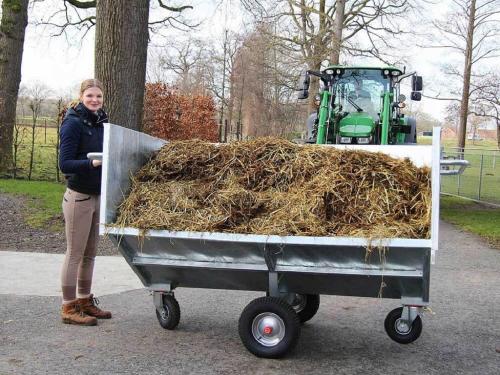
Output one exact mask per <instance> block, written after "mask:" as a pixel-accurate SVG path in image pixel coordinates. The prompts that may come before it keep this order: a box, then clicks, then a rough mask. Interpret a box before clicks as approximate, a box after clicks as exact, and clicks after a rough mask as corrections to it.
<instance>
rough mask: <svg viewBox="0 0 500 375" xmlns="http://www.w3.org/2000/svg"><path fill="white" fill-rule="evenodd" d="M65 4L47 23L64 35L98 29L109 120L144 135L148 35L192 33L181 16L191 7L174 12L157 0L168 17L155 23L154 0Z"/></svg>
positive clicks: (98, 69) (98, 67)
mask: <svg viewBox="0 0 500 375" xmlns="http://www.w3.org/2000/svg"><path fill="white" fill-rule="evenodd" d="M62 4H63V8H62V9H60V10H59V11H57V12H56V13H55V14H53V15H52V16H51V17H50V18H49V19H48V20H45V21H43V22H42V23H44V24H49V25H52V26H54V27H55V28H56V30H57V31H56V34H59V35H60V34H64V33H66V32H67V30H69V28H70V27H76V28H79V29H80V30H83V33H84V35H85V34H86V32H87V31H88V30H89V29H90V28H92V27H94V26H95V27H96V42H95V46H96V53H95V76H96V78H98V79H100V80H101V81H102V82H103V85H104V91H105V101H106V108H107V110H108V112H109V117H110V120H111V121H113V122H115V123H118V124H120V125H123V126H125V127H128V128H132V129H138V130H139V129H140V128H141V125H142V113H143V103H144V85H145V80H146V61H147V48H148V41H149V31H157V30H158V29H160V28H161V27H165V26H166V25H169V26H171V27H189V26H190V25H189V24H188V23H186V22H185V21H184V20H183V19H182V18H181V17H180V13H181V12H182V11H184V10H186V9H192V6H190V5H187V6H170V5H167V4H166V2H164V1H163V0H156V1H155V2H154V6H155V8H159V9H161V10H163V11H164V12H167V15H166V16H160V17H159V18H153V17H150V11H149V10H150V7H152V6H153V3H152V2H150V1H149V0H143V1H129V0H98V1H96V0H94V1H81V0H63V1H62ZM94 8H95V11H94V10H93V9H94ZM94 12H95V13H94ZM155 14H156V13H155ZM164 14H165V13H164Z"/></svg>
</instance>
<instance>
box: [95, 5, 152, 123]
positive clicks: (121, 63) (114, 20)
mask: <svg viewBox="0 0 500 375" xmlns="http://www.w3.org/2000/svg"><path fill="white" fill-rule="evenodd" d="M148 17H149V0H147V1H130V0H98V1H97V5H96V35H95V39H96V42H95V51H96V52H95V76H96V78H97V79H99V80H101V81H102V83H103V85H104V102H105V108H106V110H107V111H108V115H109V121H110V122H112V123H114V124H118V125H121V126H124V127H127V128H130V129H135V130H141V128H142V114H143V106H144V87H145V82H146V61H147V49H148V39H149V34H148Z"/></svg>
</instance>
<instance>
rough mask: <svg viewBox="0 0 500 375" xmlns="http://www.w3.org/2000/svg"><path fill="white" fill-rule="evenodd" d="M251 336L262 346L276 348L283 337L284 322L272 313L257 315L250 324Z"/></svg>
mask: <svg viewBox="0 0 500 375" xmlns="http://www.w3.org/2000/svg"><path fill="white" fill-rule="evenodd" d="M252 335H253V337H254V339H255V340H257V342H258V343H260V344H262V345H264V346H268V347H269V346H276V345H278V344H279V343H280V342H281V341H282V340H283V338H284V337H285V322H283V319H281V318H280V317H279V316H278V315H276V314H274V313H270V312H266V313H262V314H259V315H257V316H256V317H255V318H254V320H253V322H252Z"/></svg>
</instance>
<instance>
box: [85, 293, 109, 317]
mask: <svg viewBox="0 0 500 375" xmlns="http://www.w3.org/2000/svg"><path fill="white" fill-rule="evenodd" d="M77 302H78V303H79V304H80V308H81V309H82V311H83V312H84V313H85V314H87V315H90V316H95V317H96V318H97V319H111V312H110V311H104V310H101V309H100V308H99V307H97V305H98V304H99V300H98V299H97V298H94V295H93V294H91V295H90V296H89V297H88V298H78V300H77Z"/></svg>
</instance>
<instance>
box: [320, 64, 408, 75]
mask: <svg viewBox="0 0 500 375" xmlns="http://www.w3.org/2000/svg"><path fill="white" fill-rule="evenodd" d="M335 68H342V69H371V70H390V71H393V70H397V71H398V72H400V73H401V74H403V71H402V70H401V69H399V68H396V67H395V66H392V65H382V66H355V65H329V66H328V68H326V69H335Z"/></svg>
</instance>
